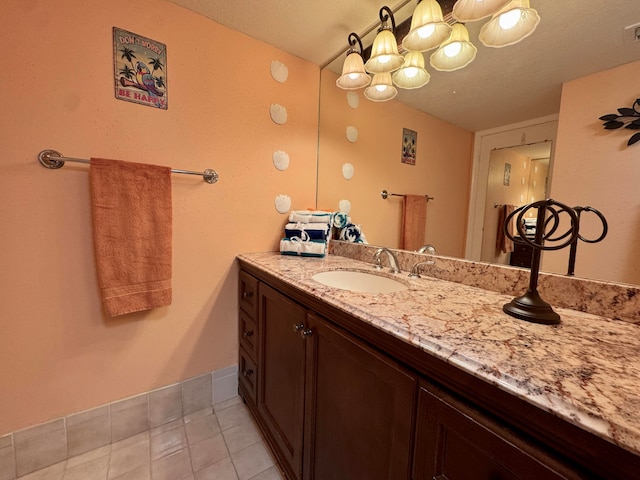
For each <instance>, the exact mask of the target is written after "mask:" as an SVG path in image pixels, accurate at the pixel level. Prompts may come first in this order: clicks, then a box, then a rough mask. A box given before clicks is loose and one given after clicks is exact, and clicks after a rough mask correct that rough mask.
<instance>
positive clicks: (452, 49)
mask: <svg viewBox="0 0 640 480" xmlns="http://www.w3.org/2000/svg"><path fill="white" fill-rule="evenodd" d="M460 50H462V44H461V43H460V42H452V43H450V44H449V45H446V46H445V47H444V54H445V55H446V56H447V57H449V58H452V57H455V56H456V55H458V54H459V53H460Z"/></svg>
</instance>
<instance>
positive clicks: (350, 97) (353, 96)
mask: <svg viewBox="0 0 640 480" xmlns="http://www.w3.org/2000/svg"><path fill="white" fill-rule="evenodd" d="M347 103H348V104H349V106H350V107H351V108H358V106H359V105H360V97H359V96H358V94H357V93H356V92H348V93H347Z"/></svg>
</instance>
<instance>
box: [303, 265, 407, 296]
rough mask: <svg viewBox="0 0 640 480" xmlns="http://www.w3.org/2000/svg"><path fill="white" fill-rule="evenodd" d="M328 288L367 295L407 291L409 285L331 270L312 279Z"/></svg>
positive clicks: (367, 275)
mask: <svg viewBox="0 0 640 480" xmlns="http://www.w3.org/2000/svg"><path fill="white" fill-rule="evenodd" d="M311 278H312V279H314V280H315V281H316V282H319V283H322V284H323V285H326V286H328V287H333V288H340V289H342V290H351V291H352V292H365V293H393V292H401V291H402V290H407V289H408V288H409V287H408V285H406V284H404V283H403V282H401V281H398V280H394V279H393V278H389V277H384V276H382V275H377V274H375V273H370V272H360V271H354V270H329V271H326V272H320V273H316V274H315V275H313V276H312V277H311Z"/></svg>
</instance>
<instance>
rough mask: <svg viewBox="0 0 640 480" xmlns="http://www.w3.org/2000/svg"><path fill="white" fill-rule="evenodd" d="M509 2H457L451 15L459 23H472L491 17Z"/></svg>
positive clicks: (500, 0) (491, 0) (489, 0)
mask: <svg viewBox="0 0 640 480" xmlns="http://www.w3.org/2000/svg"><path fill="white" fill-rule="evenodd" d="M507 3H509V0H458V1H457V2H456V3H455V5H454V6H453V11H452V12H451V15H452V16H453V18H455V19H456V20H457V21H459V22H473V21H475V20H480V19H481V18H485V17H488V16H489V15H493V14H494V13H495V12H497V11H498V10H500V9H501V8H502V7H504V6H505V5H506V4H507Z"/></svg>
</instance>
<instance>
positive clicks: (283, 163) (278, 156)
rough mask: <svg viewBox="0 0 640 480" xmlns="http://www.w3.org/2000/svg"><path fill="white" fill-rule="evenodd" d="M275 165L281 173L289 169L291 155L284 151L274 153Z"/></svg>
mask: <svg viewBox="0 0 640 480" xmlns="http://www.w3.org/2000/svg"><path fill="white" fill-rule="evenodd" d="M273 165H274V166H275V167H276V168H277V169H278V170H280V171H284V170H286V169H287V168H289V154H288V153H287V152H283V151H282V150H276V151H275V152H273Z"/></svg>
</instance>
